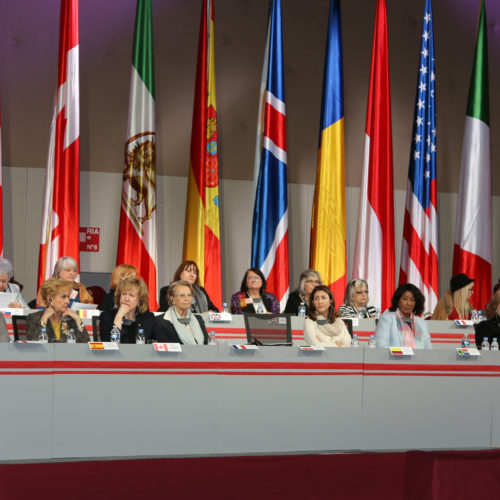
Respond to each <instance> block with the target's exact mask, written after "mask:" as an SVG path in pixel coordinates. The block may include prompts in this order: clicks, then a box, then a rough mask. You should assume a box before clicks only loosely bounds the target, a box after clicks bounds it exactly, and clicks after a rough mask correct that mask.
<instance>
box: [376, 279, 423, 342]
mask: <svg viewBox="0 0 500 500" xmlns="http://www.w3.org/2000/svg"><path fill="white" fill-rule="evenodd" d="M424 302H425V298H424V296H423V295H422V292H421V291H420V290H419V289H418V288H417V287H416V286H415V285H412V284H411V283H405V284H404V285H400V286H399V287H398V289H397V290H396V291H395V292H394V295H393V296H392V305H391V307H390V308H389V309H388V310H387V311H385V313H384V314H383V315H382V317H381V318H380V319H379V321H378V324H377V328H376V330H375V341H376V342H377V347H389V346H390V347H412V348H414V349H432V344H431V337H430V335H429V330H428V329H427V323H426V322H425V320H423V319H422V318H420V317H418V315H420V314H422V313H423V312H424Z"/></svg>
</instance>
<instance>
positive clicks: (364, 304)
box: [339, 280, 377, 318]
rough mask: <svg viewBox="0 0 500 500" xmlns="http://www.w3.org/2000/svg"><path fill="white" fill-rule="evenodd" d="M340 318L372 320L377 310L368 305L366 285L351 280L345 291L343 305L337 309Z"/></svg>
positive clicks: (365, 283)
mask: <svg viewBox="0 0 500 500" xmlns="http://www.w3.org/2000/svg"><path fill="white" fill-rule="evenodd" d="M339 314H340V316H341V317H342V318H374V317H376V316H377V309H376V308H375V307H373V306H369V305H368V283H367V282H366V281H365V280H352V281H350V282H349V284H348V285H347V288H346V289H345V296H344V304H343V305H341V306H340V307H339Z"/></svg>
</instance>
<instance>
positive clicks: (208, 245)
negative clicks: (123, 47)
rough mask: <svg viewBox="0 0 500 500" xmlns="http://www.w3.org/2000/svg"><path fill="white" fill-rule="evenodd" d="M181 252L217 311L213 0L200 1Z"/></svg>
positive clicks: (218, 296) (217, 203)
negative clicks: (194, 266)
mask: <svg viewBox="0 0 500 500" xmlns="http://www.w3.org/2000/svg"><path fill="white" fill-rule="evenodd" d="M182 256H183V260H193V261H195V262H196V263H197V264H198V268H199V270H200V274H199V278H200V285H201V286H203V287H204V288H205V289H206V291H207V293H208V295H209V297H210V298H211V299H212V301H213V303H214V304H215V305H216V306H217V307H218V308H219V309H220V307H221V302H222V290H221V265H220V231H219V161H218V156H217V105H216V93H215V57H214V1H213V0H203V4H202V11H201V23H200V38H199V41H198V67H197V70H196V88H195V96H194V109H193V127H192V132H191V165H190V168H189V178H188V191H187V200H186V220H185V225H184V249H183V252H182Z"/></svg>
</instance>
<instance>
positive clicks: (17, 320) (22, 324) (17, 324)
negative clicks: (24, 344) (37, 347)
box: [12, 316, 28, 340]
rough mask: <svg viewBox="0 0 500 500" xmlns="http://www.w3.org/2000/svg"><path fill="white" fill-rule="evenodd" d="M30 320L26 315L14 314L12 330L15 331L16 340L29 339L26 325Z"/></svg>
mask: <svg viewBox="0 0 500 500" xmlns="http://www.w3.org/2000/svg"><path fill="white" fill-rule="evenodd" d="M27 325H28V321H27V320H26V316H12V330H13V331H14V340H27V336H26V333H27V330H26V327H27Z"/></svg>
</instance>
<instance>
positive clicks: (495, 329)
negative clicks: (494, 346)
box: [474, 289, 500, 347]
mask: <svg viewBox="0 0 500 500" xmlns="http://www.w3.org/2000/svg"><path fill="white" fill-rule="evenodd" d="M486 318H488V319H486V320H485V321H481V323H477V324H476V325H474V329H475V331H476V345H477V347H481V343H482V342H483V339H484V337H487V338H488V342H489V343H490V344H491V341H492V340H493V338H494V337H496V339H497V340H498V341H500V289H499V290H498V291H496V292H495V293H494V294H493V297H491V300H490V301H489V302H488V305H487V306H486Z"/></svg>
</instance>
